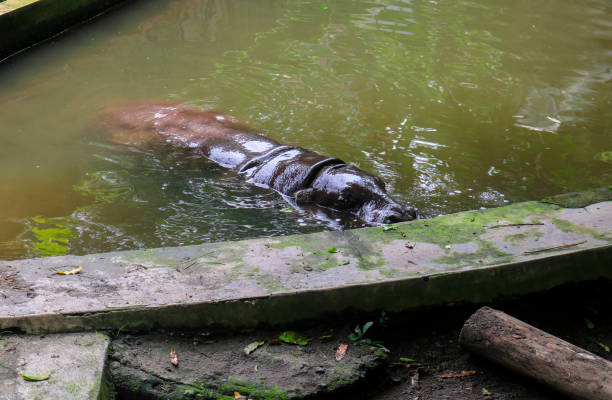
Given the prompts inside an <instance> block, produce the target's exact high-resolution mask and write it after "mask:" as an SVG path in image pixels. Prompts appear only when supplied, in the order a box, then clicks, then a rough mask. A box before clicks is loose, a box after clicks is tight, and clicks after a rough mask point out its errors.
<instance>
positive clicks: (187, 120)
mask: <svg viewBox="0 0 612 400" xmlns="http://www.w3.org/2000/svg"><path fill="white" fill-rule="evenodd" d="M102 122H103V124H104V125H105V128H106V129H105V130H106V132H107V133H108V134H109V137H110V138H111V140H113V141H115V142H119V143H124V144H132V145H142V144H146V143H151V142H156V141H157V142H159V141H165V142H168V143H170V144H173V145H179V146H182V147H188V148H191V149H193V151H196V152H199V153H200V154H202V156H204V157H206V158H208V159H210V160H212V161H214V162H215V163H217V164H219V165H221V166H223V167H226V168H231V169H233V170H235V171H236V172H237V173H238V174H240V175H243V176H244V177H245V178H246V179H247V180H248V181H250V182H252V183H255V184H256V185H259V186H264V187H270V188H272V189H274V190H276V191H278V192H279V193H281V194H283V195H285V196H288V197H290V198H291V199H292V200H293V201H295V203H296V204H297V205H299V206H304V205H318V206H322V207H327V208H331V209H334V210H339V211H343V212H349V213H351V214H353V215H356V216H357V217H358V218H359V219H361V220H363V221H364V222H366V223H369V224H381V223H390V222H399V221H407V220H412V219H414V218H416V210H415V209H414V208H413V207H408V206H403V205H401V204H399V203H397V202H396V201H394V200H393V199H392V198H391V197H390V196H389V195H388V194H387V192H386V191H385V188H384V183H383V182H382V180H381V179H380V178H379V177H377V176H374V175H371V174H368V173H367V172H365V171H362V170H360V169H359V168H357V167H356V166H354V165H350V164H346V163H345V162H343V161H342V160H340V159H337V158H334V157H326V156H323V155H320V154H318V153H315V152H312V151H309V150H305V149H302V148H300V147H296V146H285V145H281V144H280V143H278V142H276V141H274V140H272V139H269V138H267V137H265V136H263V135H260V134H258V133H253V132H249V131H248V129H246V128H244V127H242V126H240V125H239V124H237V123H236V122H235V121H234V120H233V119H232V118H231V117H227V116H224V115H221V114H218V113H214V112H211V111H204V110H199V109H196V108H194V107H190V106H186V105H180V104H165V103H139V104H132V105H124V106H119V107H114V108H110V109H107V110H106V111H105V112H104V113H103V114H102Z"/></svg>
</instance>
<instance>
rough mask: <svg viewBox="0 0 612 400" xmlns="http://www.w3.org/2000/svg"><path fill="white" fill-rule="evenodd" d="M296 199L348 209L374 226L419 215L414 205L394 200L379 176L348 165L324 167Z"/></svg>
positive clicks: (297, 200)
mask: <svg viewBox="0 0 612 400" xmlns="http://www.w3.org/2000/svg"><path fill="white" fill-rule="evenodd" d="M295 200H296V203H297V204H298V205H299V204H312V203H314V204H317V205H319V206H323V207H328V208H332V209H335V210H341V211H347V212H350V213H352V214H355V215H356V216H358V217H359V218H360V219H361V220H363V221H365V222H367V223H370V224H374V225H378V224H389V223H394V222H400V221H411V220H413V219H415V218H417V215H418V214H417V210H416V209H415V208H414V207H410V206H405V205H402V204H400V203H398V202H396V201H395V200H393V199H392V198H391V196H389V194H387V192H386V191H385V184H384V182H383V181H382V180H381V179H380V178H379V177H377V176H374V175H370V174H368V173H367V172H364V171H362V170H360V169H359V168H357V167H356V166H354V165H347V164H340V165H332V166H328V167H325V168H323V169H322V170H321V172H320V173H319V174H318V175H317V176H316V177H315V178H314V180H313V181H312V183H311V184H310V188H308V189H303V190H300V191H298V192H296V193H295Z"/></svg>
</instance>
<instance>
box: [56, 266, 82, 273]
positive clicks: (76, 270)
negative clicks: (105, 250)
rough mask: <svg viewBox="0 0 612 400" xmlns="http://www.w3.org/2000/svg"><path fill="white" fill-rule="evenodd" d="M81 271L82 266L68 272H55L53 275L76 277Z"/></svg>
mask: <svg viewBox="0 0 612 400" xmlns="http://www.w3.org/2000/svg"><path fill="white" fill-rule="evenodd" d="M82 269H83V266H82V265H80V266H78V267H77V268H75V269H71V270H70V271H55V273H56V274H58V275H76V274H78V273H79V272H81V270H82Z"/></svg>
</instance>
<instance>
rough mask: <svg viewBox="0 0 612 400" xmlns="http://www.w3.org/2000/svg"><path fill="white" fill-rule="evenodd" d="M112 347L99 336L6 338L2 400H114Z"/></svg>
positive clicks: (0, 355)
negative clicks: (111, 372) (32, 378)
mask: <svg viewBox="0 0 612 400" xmlns="http://www.w3.org/2000/svg"><path fill="white" fill-rule="evenodd" d="M109 347H110V339H109V338H108V336H106V335H104V334H101V333H95V332H91V333H68V334H51V335H3V336H0V361H1V363H2V365H0V367H2V368H0V387H2V390H1V391H0V400H35V399H41V400H42V399H65V400H112V399H114V398H115V394H114V390H113V387H112V384H111V382H110V380H109V377H110V375H109V370H108V361H107V359H108V352H109ZM20 374H24V375H26V376H29V377H38V378H39V379H42V380H40V381H28V380H26V379H24V378H23V377H22V376H21V375H20Z"/></svg>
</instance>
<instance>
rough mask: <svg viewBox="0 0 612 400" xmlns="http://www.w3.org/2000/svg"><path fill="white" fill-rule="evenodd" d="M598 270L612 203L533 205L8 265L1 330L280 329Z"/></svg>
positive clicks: (1, 265)
mask: <svg viewBox="0 0 612 400" xmlns="http://www.w3.org/2000/svg"><path fill="white" fill-rule="evenodd" d="M79 265H82V266H83V270H82V271H81V273H79V274H78V275H65V276H62V275H57V274H55V273H53V271H52V270H53V269H57V270H67V269H72V268H74V267H76V266H79ZM598 277H608V278H612V202H609V201H608V202H601V203H596V204H592V205H590V206H588V207H586V208H576V209H568V208H563V207H560V206H557V205H554V204H547V203H541V202H527V203H519V204H515V205H511V206H507V207H501V208H497V209H489V210H483V211H470V212H463V213H458V214H452V215H446V216H441V217H437V218H433V219H430V220H419V221H414V222H407V223H401V224H397V225H394V226H392V227H374V228H365V229H357V230H350V231H343V232H321V233H316V234H309V235H296V236H287V237H279V238H264V239H255V240H245V241H239V242H224V243H208V244H203V245H199V246H188V247H180V248H161V249H148V250H140V251H128V252H116V253H108V254H98V255H88V256H65V257H52V258H43V259H31V260H22V261H11V262H0V291H2V293H0V329H7V328H17V329H21V330H23V331H26V332H59V331H77V330H87V329H124V330H125V329H130V330H148V329H152V328H155V327H173V328H195V327H201V326H215V325H216V326H224V327H232V328H236V327H252V326H256V325H261V324H267V325H278V324H287V323H291V322H294V321H296V320H301V319H307V318H314V317H316V316H319V315H321V314H322V313H327V312H340V311H344V310H349V309H353V310H357V311H373V310H377V309H384V310H386V311H390V312H392V311H400V310H405V309H410V308H416V307H421V306H434V305H443V304H448V303H454V302H483V301H487V300H491V299H493V298H497V297H501V296H510V295H517V294H523V293H529V292H534V291H539V290H544V289H549V288H552V287H554V286H557V285H560V284H563V283H567V282H575V281H581V280H589V279H596V278H598ZM3 282H4V283H3Z"/></svg>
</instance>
